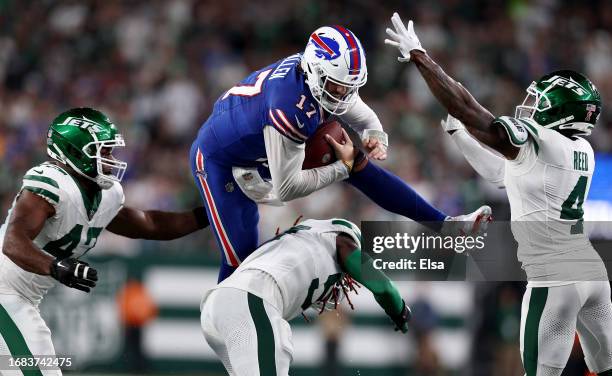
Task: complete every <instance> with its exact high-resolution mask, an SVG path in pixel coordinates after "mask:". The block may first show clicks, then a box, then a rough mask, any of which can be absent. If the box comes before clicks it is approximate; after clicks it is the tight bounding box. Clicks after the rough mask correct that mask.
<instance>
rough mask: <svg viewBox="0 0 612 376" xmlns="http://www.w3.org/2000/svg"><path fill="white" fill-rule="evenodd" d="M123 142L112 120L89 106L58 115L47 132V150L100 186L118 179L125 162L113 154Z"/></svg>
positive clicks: (124, 167)
mask: <svg viewBox="0 0 612 376" xmlns="http://www.w3.org/2000/svg"><path fill="white" fill-rule="evenodd" d="M123 146H125V142H124V141H123V137H122V136H121V134H119V133H118V131H117V127H115V124H113V123H111V121H110V120H109V119H108V117H107V116H106V115H104V114H103V113H102V112H100V111H97V110H94V109H92V108H73V109H70V110H68V111H66V112H63V113H61V114H60V115H59V116H57V117H56V118H55V119H54V120H53V122H52V123H51V125H50V126H49V132H48V133H47V154H48V155H49V156H50V157H51V158H53V159H55V160H57V161H59V162H62V163H64V164H66V165H68V166H70V167H71V168H72V169H73V170H75V171H76V172H77V173H78V174H79V175H81V176H83V177H85V178H87V179H89V180H91V181H94V182H96V183H97V184H98V186H99V187H100V188H102V189H109V188H110V187H112V186H113V183H114V182H120V181H121V179H122V178H123V174H124V173H125V169H126V168H127V163H126V162H123V161H119V160H117V159H115V158H114V157H113V156H112V154H111V153H112V150H113V148H115V147H123Z"/></svg>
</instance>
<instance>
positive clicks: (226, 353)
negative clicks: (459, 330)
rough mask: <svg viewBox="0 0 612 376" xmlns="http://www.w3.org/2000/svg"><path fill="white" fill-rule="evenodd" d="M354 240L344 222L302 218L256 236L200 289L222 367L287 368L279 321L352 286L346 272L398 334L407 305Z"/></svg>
mask: <svg viewBox="0 0 612 376" xmlns="http://www.w3.org/2000/svg"><path fill="white" fill-rule="evenodd" d="M360 247H361V232H360V230H359V228H358V227H357V226H356V225H355V224H353V223H351V222H349V221H346V220H343V219H327V220H313V219H309V220H306V221H302V222H301V223H299V224H298V225H296V226H294V227H292V228H290V229H289V230H287V231H285V232H284V233H282V234H280V235H279V236H277V237H275V238H274V239H272V240H270V241H268V242H266V243H264V244H263V245H262V246H261V247H259V248H258V249H257V250H256V251H255V252H253V253H251V255H250V256H248V257H247V258H246V259H245V260H243V262H242V263H241V264H240V266H239V267H238V269H237V270H236V271H235V272H234V273H233V274H232V275H231V276H229V277H228V278H227V279H225V280H224V281H223V282H221V283H220V284H218V285H217V286H216V287H214V288H213V289H211V290H209V291H207V292H206V293H205V295H204V298H203V299H202V304H201V309H202V316H201V319H202V322H201V323H202V329H203V331H204V337H205V338H206V341H207V342H208V344H209V345H210V346H211V347H212V348H213V350H214V351H215V352H216V353H217V355H218V356H219V358H220V359H221V361H222V362H223V365H224V366H225V369H226V370H227V372H228V373H229V374H230V375H232V376H247V375H277V376H286V375H288V372H289V365H290V363H291V359H292V358H293V344H292V342H291V328H290V326H289V323H288V322H287V321H289V320H291V319H292V318H294V317H296V316H298V315H299V314H301V313H302V312H303V311H304V310H306V309H308V308H309V307H311V306H313V307H315V308H316V309H318V310H319V311H322V310H323V309H325V308H328V309H333V308H335V306H336V304H337V303H338V301H339V300H340V299H341V298H342V297H343V296H344V295H345V293H348V292H349V290H351V289H353V287H352V285H353V284H352V282H351V278H354V280H356V281H357V282H358V283H360V284H362V285H363V286H365V287H366V288H367V289H368V290H370V291H371V292H372V293H373V294H374V298H375V299H376V301H377V302H378V304H379V305H380V306H381V307H382V308H383V309H384V310H385V313H386V314H387V315H388V316H389V317H390V318H391V320H392V321H393V322H394V323H395V326H396V330H401V331H402V333H406V332H407V331H408V321H409V320H410V309H409V308H408V307H407V306H406V303H405V302H404V300H403V299H402V297H401V296H400V294H399V292H398V291H397V288H396V287H395V285H394V284H393V282H391V281H390V280H389V278H387V276H385V274H384V273H382V272H381V271H380V270H378V269H376V268H374V266H373V264H372V259H371V258H369V256H367V255H362V253H361V250H360ZM362 257H363V259H362Z"/></svg>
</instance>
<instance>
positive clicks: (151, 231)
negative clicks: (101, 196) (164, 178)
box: [106, 207, 209, 240]
mask: <svg viewBox="0 0 612 376" xmlns="http://www.w3.org/2000/svg"><path fill="white" fill-rule="evenodd" d="M208 225H209V222H208V217H207V216H206V210H205V209H204V207H198V208H195V209H193V210H191V211H187V212H181V213H175V212H164V211H158V210H146V211H145V210H138V209H134V208H130V207H123V208H122V209H121V210H120V211H119V213H117V216H115V218H113V220H112V221H111V223H110V224H109V225H108V226H107V227H106V228H107V229H108V230H109V231H110V232H112V233H115V234H117V235H121V236H125V237H128V238H132V239H150V240H172V239H177V238H180V237H183V236H185V235H188V234H191V233H192V232H195V231H197V230H200V229H203V228H205V227H208Z"/></svg>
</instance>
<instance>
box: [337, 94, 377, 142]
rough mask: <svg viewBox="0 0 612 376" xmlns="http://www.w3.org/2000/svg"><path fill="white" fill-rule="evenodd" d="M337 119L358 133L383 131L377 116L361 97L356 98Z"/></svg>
mask: <svg viewBox="0 0 612 376" xmlns="http://www.w3.org/2000/svg"><path fill="white" fill-rule="evenodd" d="M338 117H339V118H340V120H342V122H344V123H346V124H348V125H349V126H350V127H351V128H353V129H354V130H355V131H357V132H359V133H361V132H363V131H364V130H365V129H374V130H378V131H382V130H383V127H382V124H381V123H380V120H379V119H378V116H377V115H376V113H375V112H374V110H372V109H371V108H370V106H368V105H367V104H366V103H365V102H364V101H363V100H362V99H361V97H358V98H357V101H356V102H355V104H353V106H351V108H350V109H349V110H348V111H347V112H346V113H345V114H344V115H340V116H338Z"/></svg>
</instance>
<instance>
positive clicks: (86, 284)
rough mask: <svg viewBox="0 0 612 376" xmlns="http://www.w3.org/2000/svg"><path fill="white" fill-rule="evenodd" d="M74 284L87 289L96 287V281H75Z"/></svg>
mask: <svg viewBox="0 0 612 376" xmlns="http://www.w3.org/2000/svg"><path fill="white" fill-rule="evenodd" d="M76 283H77V284H79V285H85V286H88V287H96V281H91V280H89V279H77V281H76Z"/></svg>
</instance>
